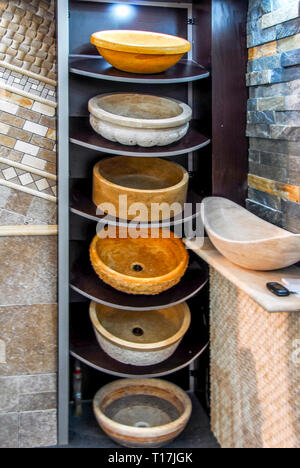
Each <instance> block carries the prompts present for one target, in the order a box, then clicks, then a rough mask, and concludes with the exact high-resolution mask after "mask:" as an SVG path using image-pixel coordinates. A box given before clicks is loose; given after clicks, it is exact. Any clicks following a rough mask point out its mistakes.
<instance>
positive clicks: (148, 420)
mask: <svg viewBox="0 0 300 468" xmlns="http://www.w3.org/2000/svg"><path fill="white" fill-rule="evenodd" d="M93 406H94V414H95V416H96V419H97V421H98V423H99V425H100V426H101V428H102V429H103V431H104V432H105V433H106V434H107V435H108V436H109V437H110V438H111V439H113V440H114V441H115V442H116V443H117V444H120V445H123V446H125V447H130V448H158V447H162V446H164V445H166V444H168V443H170V442H171V441H172V440H174V439H175V438H176V437H178V436H179V435H180V434H181V433H182V431H183V430H184V429H185V427H186V426H187V424H188V422H189V420H190V417H191V414H192V403H191V400H190V398H189V396H188V395H187V394H186V393H185V392H184V391H183V390H181V389H180V388H179V387H177V386H176V385H174V384H171V383H169V382H165V381H163V380H159V379H123V380H117V381H115V382H113V383H111V384H109V385H106V386H105V387H103V388H102V389H101V390H100V391H99V392H98V393H97V394H96V396H95V398H94V405H93Z"/></svg>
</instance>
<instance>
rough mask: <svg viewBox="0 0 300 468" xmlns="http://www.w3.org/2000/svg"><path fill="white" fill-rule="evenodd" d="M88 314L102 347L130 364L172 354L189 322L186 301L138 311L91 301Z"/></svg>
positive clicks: (160, 359) (151, 362) (154, 361)
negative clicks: (163, 307)
mask: <svg viewBox="0 0 300 468" xmlns="http://www.w3.org/2000/svg"><path fill="white" fill-rule="evenodd" d="M90 318H91V321H92V323H93V327H94V331H95V334H96V338H97V340H98V342H99V344H100V346H101V348H102V349H103V351H105V352H106V353H107V354H108V355H109V356H110V357H112V358H113V359H116V360H117V361H119V362H122V363H123V364H131V365H134V366H151V365H155V364H159V363H160V362H163V361H165V360H166V359H168V358H169V357H170V356H172V354H173V353H174V352H175V351H176V349H177V348H178V346H179V344H180V343H181V340H182V338H183V337H184V335H185V333H186V332H187V331H188V329H189V326H190V323H191V313H190V310H189V307H188V305H187V304H186V303H183V304H178V305H176V306H173V307H170V308H168V309H157V310H152V311H148V312H145V313H141V312H140V311H135V310H120V309H114V308H112V307H108V306H105V305H102V304H97V303H96V302H91V305H90Z"/></svg>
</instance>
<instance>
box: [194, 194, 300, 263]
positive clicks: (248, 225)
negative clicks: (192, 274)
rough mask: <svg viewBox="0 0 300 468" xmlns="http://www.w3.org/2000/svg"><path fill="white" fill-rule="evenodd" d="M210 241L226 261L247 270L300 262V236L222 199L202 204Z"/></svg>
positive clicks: (213, 198) (210, 198) (209, 200)
mask: <svg viewBox="0 0 300 468" xmlns="http://www.w3.org/2000/svg"><path fill="white" fill-rule="evenodd" d="M202 219H203V222H204V226H205V229H206V231H207V233H208V235H209V237H210V240H211V241H212V243H213V244H214V246H215V247H216V249H218V250H219V252H221V254H223V255H224V257H226V258H227V259H228V260H230V261H232V262H233V263H235V264H237V265H239V266H241V267H243V268H247V269H249V270H261V271H268V270H277V269H280V268H285V267H288V266H291V265H293V264H294V263H297V262H299V261H300V235H299V234H293V233H291V232H288V231H285V230H284V229H281V228H279V227H277V226H274V225H273V224H270V223H268V222H267V221H264V220H263V219H261V218H259V217H257V216H255V215H254V214H252V213H250V212H249V211H247V210H246V209H245V208H242V207H241V206H239V205H237V204H236V203H234V202H232V201H230V200H227V199H226V198H221V197H209V198H206V199H205V200H204V201H203V205H202Z"/></svg>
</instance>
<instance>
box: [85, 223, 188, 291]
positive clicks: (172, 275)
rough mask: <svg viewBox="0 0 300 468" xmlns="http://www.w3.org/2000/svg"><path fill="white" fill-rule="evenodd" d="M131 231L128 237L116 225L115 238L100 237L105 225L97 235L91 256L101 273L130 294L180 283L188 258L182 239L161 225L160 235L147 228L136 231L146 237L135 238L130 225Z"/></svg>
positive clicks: (91, 248)
mask: <svg viewBox="0 0 300 468" xmlns="http://www.w3.org/2000/svg"><path fill="white" fill-rule="evenodd" d="M128 232H129V237H126V238H123V236H124V234H122V233H121V231H120V230H119V229H118V228H117V229H116V232H115V233H114V234H116V238H110V237H107V238H101V237H105V235H106V234H107V229H105V230H103V231H102V232H100V233H99V235H96V236H95V238H94V239H93V241H92V244H91V247H90V258H91V262H92V265H93V268H94V270H95V271H96V273H97V274H98V276H99V277H100V278H101V279H102V280H103V281H104V282H105V283H107V284H109V285H110V286H112V287H113V288H115V289H117V290H119V291H122V292H125V293H127V294H147V295H156V294H160V293H161V292H163V291H166V290H168V289H170V288H172V287H173V286H175V285H176V284H177V283H179V281H180V280H181V278H182V277H183V275H184V274H185V272H186V269H187V267H188V262H189V256H188V253H187V250H186V248H185V247H184V245H183V243H182V241H181V240H180V239H179V238H177V237H175V235H174V234H173V233H172V232H169V231H167V230H162V229H161V230H159V231H158V235H157V237H158V238H151V230H148V229H140V231H139V232H138V233H137V234H138V235H139V236H143V237H144V238H143V237H138V238H133V237H134V236H136V233H135V232H133V231H131V229H128ZM125 236H128V234H127V233H125ZM136 237H137V236H136ZM145 237H147V238H145ZM164 237H166V238H164Z"/></svg>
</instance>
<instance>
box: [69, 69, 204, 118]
mask: <svg viewBox="0 0 300 468" xmlns="http://www.w3.org/2000/svg"><path fill="white" fill-rule="evenodd" d="M69 81H70V90H71V92H70V115H72V116H84V115H88V102H89V100H90V99H91V98H93V97H94V96H96V95H98V94H108V93H146V94H154V95H156V96H161V97H169V98H174V99H178V100H179V101H182V102H187V101H188V84H187V83H171V84H168V85H167V86H158V85H157V84H147V85H145V84H143V83H142V84H137V83H125V82H114V81H108V80H96V79H95V78H91V77H88V76H81V75H76V74H74V73H70V78H69ZM204 81H205V80H204Z"/></svg>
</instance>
